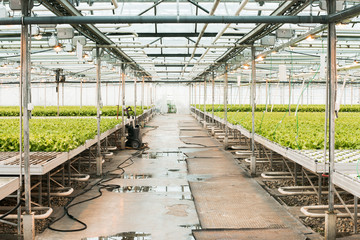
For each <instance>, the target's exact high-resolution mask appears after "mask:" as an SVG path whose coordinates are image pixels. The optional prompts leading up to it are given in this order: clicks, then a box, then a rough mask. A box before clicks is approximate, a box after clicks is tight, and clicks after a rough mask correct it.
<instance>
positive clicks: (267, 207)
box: [38, 115, 316, 240]
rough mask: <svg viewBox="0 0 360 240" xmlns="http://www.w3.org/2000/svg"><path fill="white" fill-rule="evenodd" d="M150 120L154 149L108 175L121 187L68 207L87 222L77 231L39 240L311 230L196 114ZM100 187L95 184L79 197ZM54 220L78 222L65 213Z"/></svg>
mask: <svg viewBox="0 0 360 240" xmlns="http://www.w3.org/2000/svg"><path fill="white" fill-rule="evenodd" d="M148 125H149V126H157V127H158V128H156V129H153V128H146V130H147V131H148V132H147V134H146V135H145V137H144V138H143V141H144V142H147V143H148V144H149V147H150V149H149V150H146V151H145V153H144V154H143V155H141V156H139V157H135V158H133V161H134V164H133V165H131V166H130V167H128V168H126V169H125V170H126V173H125V174H126V175H125V176H126V177H125V178H123V179H119V178H117V179H114V180H112V181H110V182H108V184H118V185H120V186H121V188H119V189H116V191H113V192H109V191H107V190H103V196H102V197H101V198H99V199H96V200H94V201H91V202H87V203H84V204H81V205H79V206H77V207H74V208H73V209H72V210H71V211H70V212H71V213H72V214H73V215H74V216H76V217H78V218H79V219H80V220H82V221H84V222H86V224H87V225H88V228H87V229H86V230H84V231H81V232H73V233H60V232H54V231H51V230H49V229H47V230H46V231H45V232H44V233H43V234H40V235H39V236H38V239H83V238H84V239H99V238H98V237H99V236H118V238H116V237H114V238H111V239H124V238H121V236H120V235H117V234H119V233H128V232H134V233H137V234H138V235H132V237H134V236H135V238H125V239H142V240H147V239H160V240H168V239H170V240H172V239H174V240H180V239H185V240H188V239H189V240H190V239H194V237H193V236H192V231H193V230H194V236H195V238H196V239H197V240H199V239H201V240H202V239H204V240H205V239H277V240H278V239H299V240H300V239H305V235H306V236H309V235H311V231H310V230H309V229H307V228H305V227H304V226H302V225H301V224H299V222H298V221H297V220H296V219H294V218H293V217H291V216H290V214H288V213H287V212H286V211H285V210H284V209H283V208H282V207H281V206H280V204H278V203H277V202H276V201H275V200H274V199H273V198H271V197H270V196H269V195H268V194H267V193H266V192H265V191H264V190H263V189H262V188H261V187H260V186H259V185H258V184H257V183H256V181H254V180H253V179H251V178H249V177H248V176H247V175H246V174H245V172H244V171H243V170H242V169H241V168H240V167H239V166H238V165H237V164H236V163H235V161H234V158H233V157H232V155H231V154H230V153H228V152H225V151H224V150H222V146H221V144H220V143H219V142H218V141H216V140H214V139H212V138H211V137H209V136H208V135H207V132H206V131H205V130H204V129H202V128H201V125H199V124H198V123H197V122H196V121H195V119H194V118H193V117H191V116H190V115H158V116H156V117H155V118H154V119H153V120H152V121H151V122H150V123H149V124H148ZM131 153H134V151H122V152H119V153H118V154H117V155H116V156H115V157H114V159H113V160H112V161H111V162H110V163H107V164H106V169H105V171H107V170H110V169H113V168H115V167H116V166H117V165H118V164H119V163H120V162H122V161H123V160H124V159H127V158H128V157H129V156H130V154H131ZM183 153H184V154H186V158H187V159H186V161H185V156H184V154H183ZM117 172H118V173H119V172H120V170H117ZM114 173H116V172H114ZM136 186H137V187H136ZM190 189H191V193H190ZM96 193H97V190H96V189H94V190H93V191H91V192H89V193H87V194H86V195H84V196H82V197H79V199H78V200H77V201H80V200H82V199H85V198H88V197H90V196H94V195H96ZM193 199H194V200H193ZM194 201H195V202H194ZM195 206H196V207H195ZM200 226H201V227H200ZM53 227H57V228H63V229H71V228H76V227H79V225H78V224H76V223H74V222H73V221H71V220H70V219H68V218H65V219H63V220H61V221H60V222H58V223H56V224H55V225H54V226H53ZM105 239H107V238H105ZM108 239H110V238H108ZM313 239H316V238H313Z"/></svg>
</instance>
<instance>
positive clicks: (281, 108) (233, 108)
mask: <svg viewBox="0 0 360 240" xmlns="http://www.w3.org/2000/svg"><path fill="white" fill-rule="evenodd" d="M193 106H195V105H193ZM296 106H297V105H296V104H292V105H290V111H291V112H295V111H296ZM196 107H197V108H198V109H200V110H202V111H203V110H204V105H199V104H197V105H196ZM265 110H267V112H287V111H289V105H284V104H276V105H274V106H272V105H268V106H267V107H266V105H264V104H258V105H256V108H255V111H256V112H264V111H265ZM206 111H207V112H211V111H212V105H211V104H207V105H206ZM224 111H225V109H224V105H223V104H215V105H214V112H224ZM227 111H228V112H250V111H251V105H249V104H244V105H241V106H239V105H232V104H229V105H227ZM298 112H325V105H299V108H298ZM340 112H360V105H352V106H351V105H341V106H340Z"/></svg>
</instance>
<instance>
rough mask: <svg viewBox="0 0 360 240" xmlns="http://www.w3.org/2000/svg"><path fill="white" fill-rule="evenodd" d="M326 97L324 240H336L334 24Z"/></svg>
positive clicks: (330, 31) (331, 26)
mask: <svg viewBox="0 0 360 240" xmlns="http://www.w3.org/2000/svg"><path fill="white" fill-rule="evenodd" d="M327 9H328V14H332V13H335V11H336V1H333V0H327ZM327 48H328V58H327V59H328V61H327V62H328V67H327V69H328V71H327V84H328V86H329V87H328V90H329V92H328V96H329V98H328V99H327V101H326V104H328V109H329V113H328V114H329V117H328V119H329V209H328V212H326V215H325V239H326V240H334V239H336V213H335V211H334V193H335V185H334V183H333V173H334V170H335V169H334V160H335V101H336V84H337V81H336V73H337V72H336V71H337V70H336V28H335V23H334V22H331V23H329V24H328V46H327Z"/></svg>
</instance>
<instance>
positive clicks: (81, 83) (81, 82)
mask: <svg viewBox="0 0 360 240" xmlns="http://www.w3.org/2000/svg"><path fill="white" fill-rule="evenodd" d="M82 85H83V79H81V80H80V108H81V107H82V90H83V89H82Z"/></svg>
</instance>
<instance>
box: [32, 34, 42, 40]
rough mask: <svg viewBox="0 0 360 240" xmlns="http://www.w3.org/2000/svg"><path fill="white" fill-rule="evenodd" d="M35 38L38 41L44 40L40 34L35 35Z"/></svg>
mask: <svg viewBox="0 0 360 240" xmlns="http://www.w3.org/2000/svg"><path fill="white" fill-rule="evenodd" d="M34 38H35V39H36V40H41V39H42V35H41V34H40V33H39V34H37V35H35V36H34Z"/></svg>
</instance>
